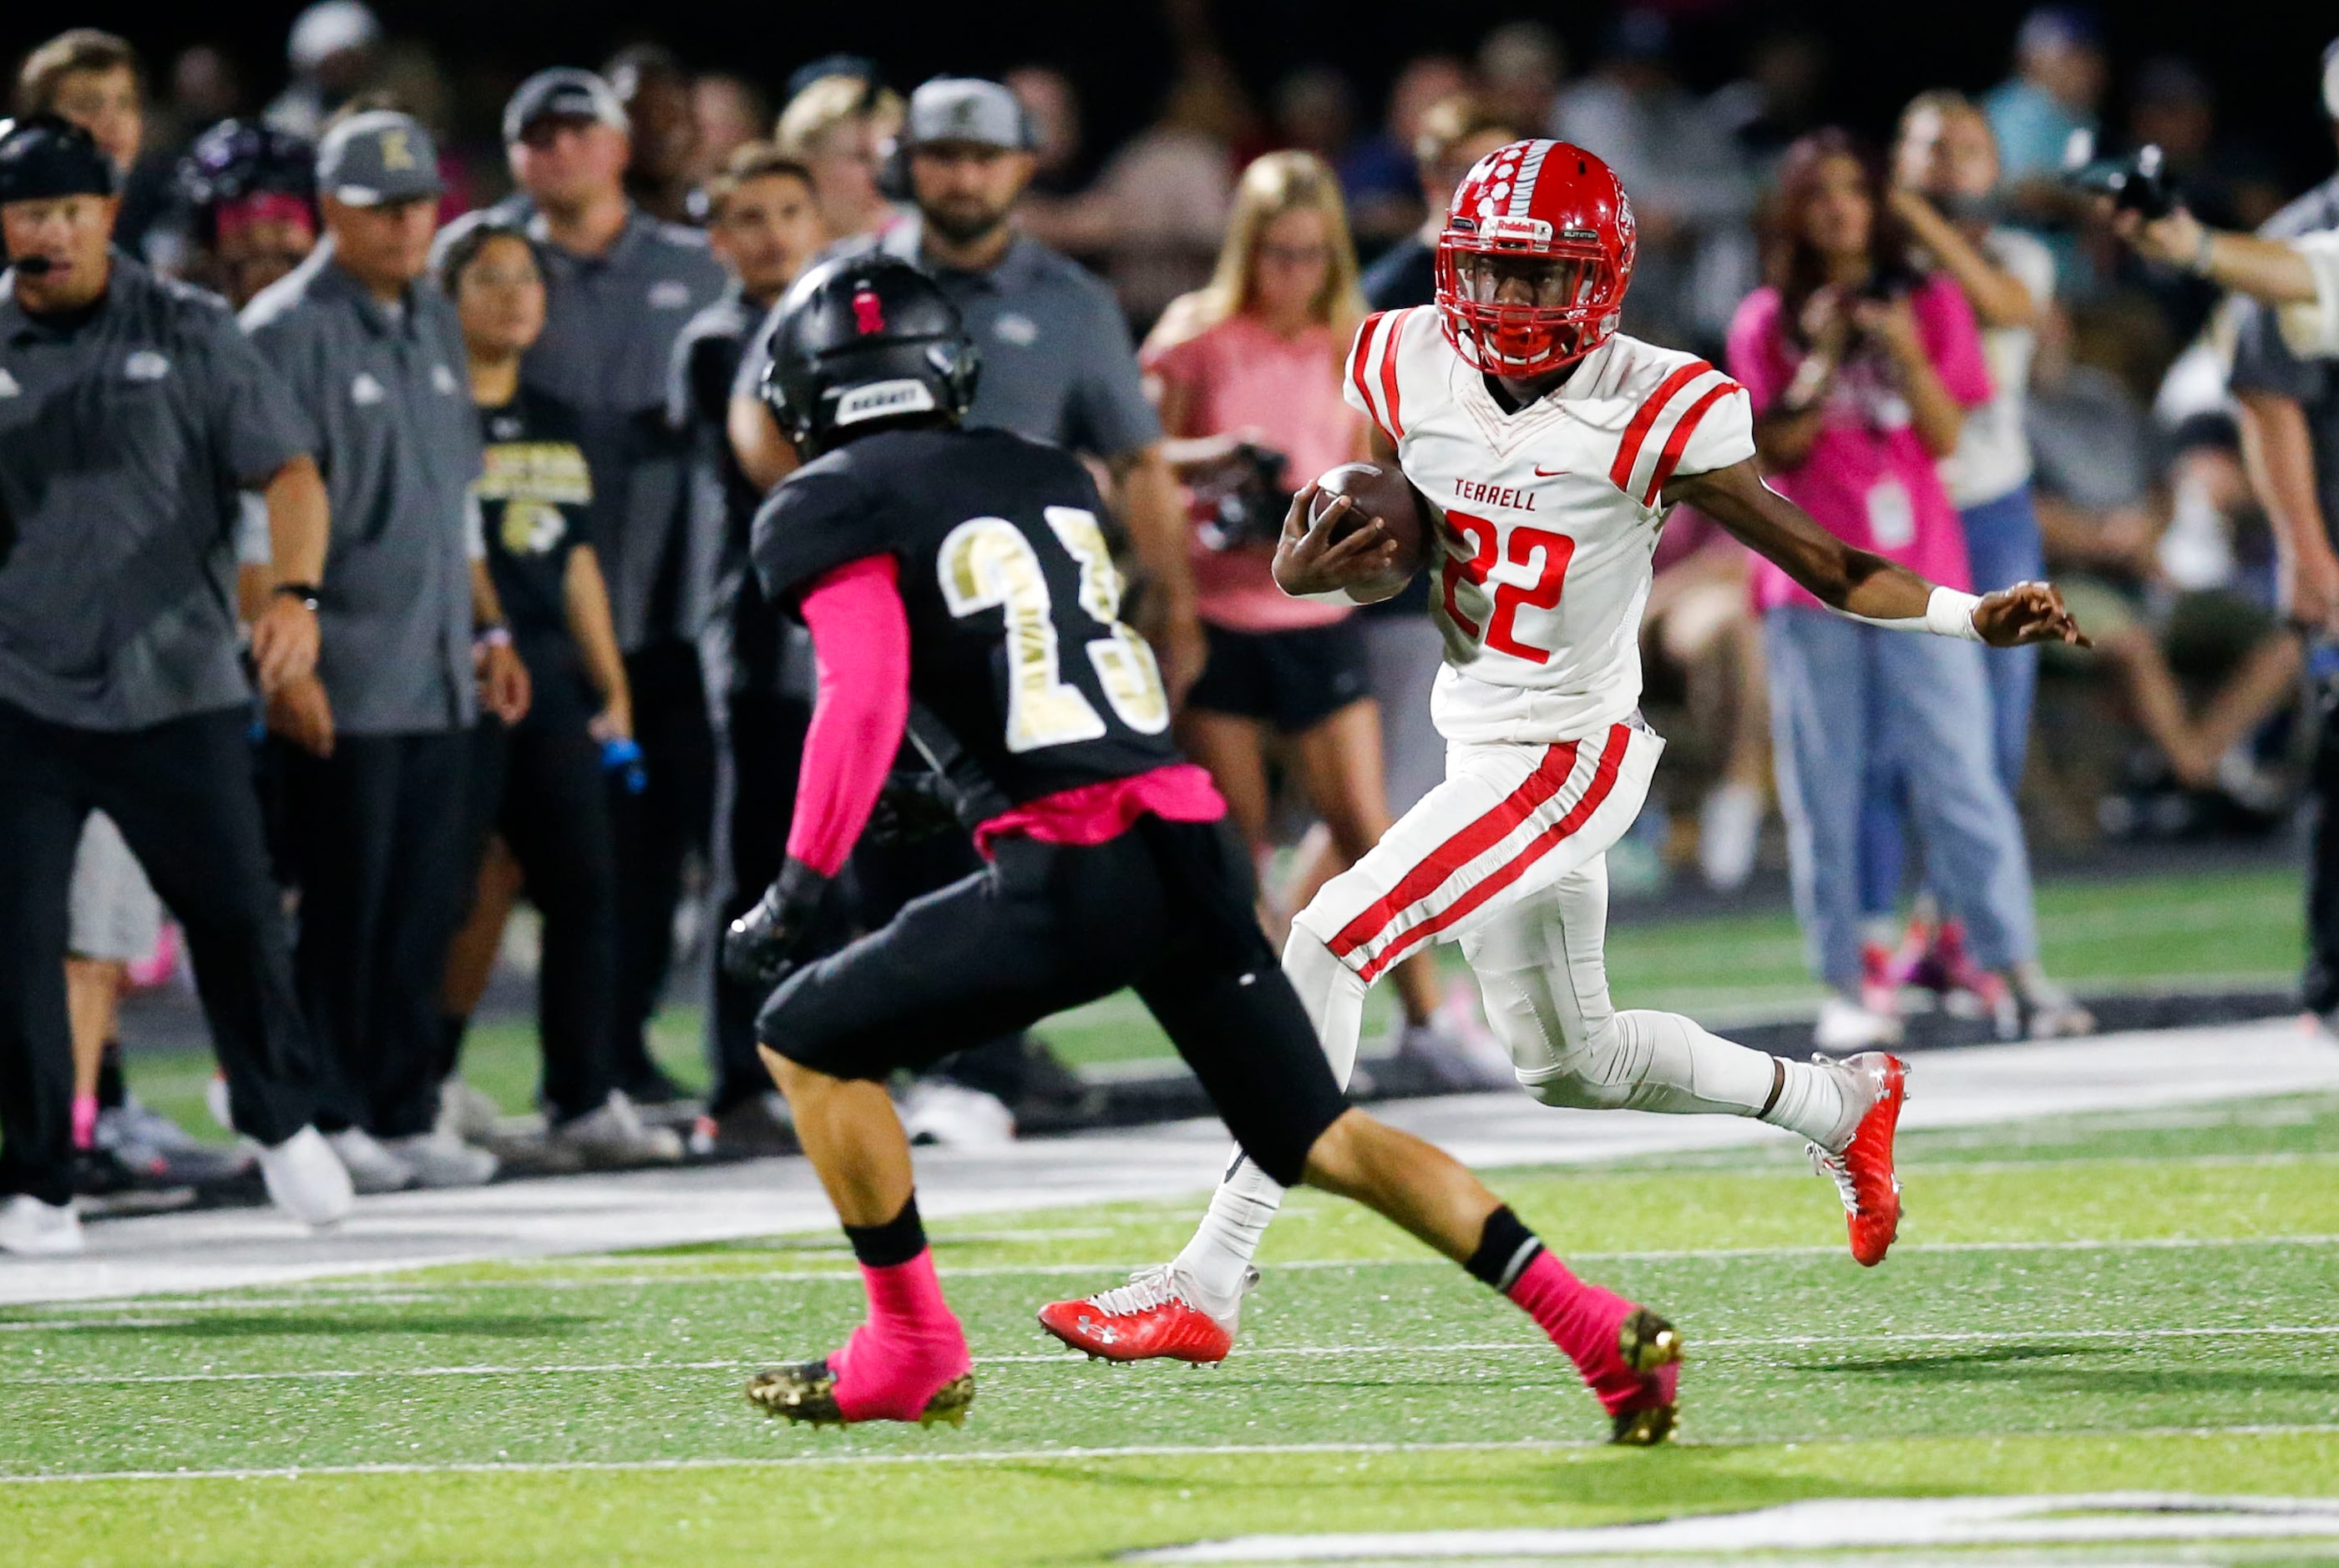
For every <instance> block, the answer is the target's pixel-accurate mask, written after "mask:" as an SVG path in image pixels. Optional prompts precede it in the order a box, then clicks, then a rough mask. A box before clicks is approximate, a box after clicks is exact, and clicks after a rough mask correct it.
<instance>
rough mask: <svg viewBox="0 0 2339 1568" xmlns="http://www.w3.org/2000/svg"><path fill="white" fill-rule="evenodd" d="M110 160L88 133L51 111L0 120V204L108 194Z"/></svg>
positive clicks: (111, 175)
mask: <svg viewBox="0 0 2339 1568" xmlns="http://www.w3.org/2000/svg"><path fill="white" fill-rule="evenodd" d="M116 188H117V181H116V178H115V175H114V172H113V159H111V158H108V157H107V156H106V155H105V154H104V153H102V152H100V151H99V150H98V145H97V143H96V142H95V141H94V140H93V139H92V138H91V136H90V133H88V132H86V131H84V130H83V129H82V128H81V127H80V126H78V125H76V124H74V123H72V122H70V121H67V120H61V119H59V118H58V117H57V116H55V115H54V114H33V115H28V116H26V117H25V119H22V120H17V121H0V202H44V201H49V200H53V199H54V198H55V197H59V196H111V195H113V193H114V191H115V189H116Z"/></svg>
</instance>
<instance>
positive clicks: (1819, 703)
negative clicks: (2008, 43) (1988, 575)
mask: <svg viewBox="0 0 2339 1568" xmlns="http://www.w3.org/2000/svg"><path fill="white" fill-rule="evenodd" d="M1774 222H1775V227H1774V230H1773V232H1772V234H1771V236H1770V244H1769V255H1768V257H1767V258H1766V261H1767V271H1768V272H1769V274H1770V279H1771V281H1770V282H1769V283H1768V284H1767V285H1766V286H1765V287H1763V288H1762V289H1759V290H1757V291H1755V292H1754V293H1752V294H1751V295H1749V296H1748V297H1747V299H1746V301H1745V302H1744V303H1743V304H1742V305H1741V306H1740V307H1739V311H1738V314H1737V319H1736V320H1735V321H1733V322H1732V326H1731V332H1730V365H1731V371H1732V374H1733V375H1735V376H1736V377H1737V378H1738V379H1739V380H1741V381H1742V382H1743V383H1744V385H1745V387H1746V390H1747V391H1748V393H1749V394H1750V396H1751V397H1752V401H1753V408H1754V438H1755V443H1756V446H1757V448H1758V449H1759V450H1760V451H1761V453H1762V460H1763V465H1764V468H1766V470H1767V472H1768V474H1769V478H1770V482H1771V483H1772V485H1773V486H1775V487H1776V488H1778V490H1779V491H1780V493H1781V494H1782V495H1784V496H1786V497H1788V498H1790V499H1791V500H1793V501H1794V502H1796V503H1797V504H1798V505H1800V506H1801V507H1802V508H1803V509H1804V510H1806V511H1808V512H1810V513H1811V517H1812V518H1813V519H1814V520H1815V521H1817V522H1818V523H1819V524H1820V525H1821V527H1822V528H1827V529H1828V530H1829V531H1831V532H1832V533H1834V534H1835V535H1836V536H1837V537H1840V538H1842V539H1845V540H1847V541H1849V542H1850V543H1851V544H1853V545H1856V546H1858V547H1861V548H1863V549H1869V550H1873V551H1875V552H1876V553H1877V554H1879V555H1882V556H1885V557H1889V558H1890V559H1892V560H1895V561H1898V562H1900V564H1902V565H1904V566H1907V567H1910V569H1911V570H1914V571H1918V572H1921V573H1923V574H1924V575H1926V576H1927V577H1930V578H1932V579H1933V580H1934V581H1936V582H1946V583H1949V584H1950V585H1952V586H1963V585H1964V584H1966V582H1967V581H1968V579H1969V576H1970V572H1969V567H1968V564H1967V560H1966V551H1965V543H1964V540H1963V538H1962V537H1961V536H1960V534H1959V529H1958V520H1957V513H1956V511H1955V509H1954V508H1952V507H1951V505H1950V502H1949V493H1948V491H1947V490H1946V489H1945V488H1943V486H1942V483H1941V477H1940V472H1939V468H1938V466H1937V465H1938V464H1939V460H1940V459H1942V458H1943V457H1946V456H1947V455H1949V453H1950V452H1951V451H1953V450H1955V449H1956V448H1957V444H1958V440H1959V434H1960V432H1961V430H1962V429H1963V428H1964V425H1965V420H1966V417H1967V414H1968V413H1969V410H1971V409H1977V408H1979V407H1981V406H1982V405H1983V404H1984V403H1986V402H1988V401H1989V397H1990V395H1991V389H1990V383H1989V367H1988V365H1987V363H1986V362H1985V360H1984V359H1983V356H1982V347H1981V340H1980V336H1979V332H1978V331H1977V330H1976V328H1975V324H1974V316H1973V311H1972V309H1971V307H1969V305H1968V304H1967V303H1966V300H1965V296H1964V294H1963V292H1962V291H1960V290H1959V286H1958V283H1957V281H1955V280H1954V279H1953V278H1952V277H1950V276H1949V275H1948V274H1946V273H1934V274H1930V275H1925V274H1920V273H1918V272H1916V271H1914V270H1912V269H1911V268H1910V264H1909V261H1908V259H1907V241H1906V238H1905V235H1904V232H1903V230H1902V228H1901V225H1900V222H1899V221H1898V220H1897V219H1896V218H1895V216H1894V214H1893V212H1892V210H1891V208H1890V202H1889V199H1888V197H1887V193H1886V189H1885V184H1884V181H1883V179H1882V178H1881V173H1880V171H1879V170H1877V169H1876V168H1875V166H1874V165H1873V164H1872V163H1870V161H1869V160H1868V159H1867V158H1865V157H1864V156H1863V155H1862V154H1861V153H1860V150H1859V149H1858V147H1857V146H1856V145H1855V143H1853V142H1852V141H1851V139H1850V137H1849V136H1848V135H1846V134H1845V133H1842V132H1841V131H1835V130H1824V131H1819V132H1815V133H1811V135H1809V136H1806V137H1803V138H1802V139H1801V140H1800V141H1798V142H1797V143H1795V144H1794V145H1793V146H1792V147H1791V148H1790V149H1789V150H1788V152H1787V154H1786V156H1785V158H1784V159H1783V160H1782V162H1781V167H1780V174H1779V192H1778V200H1777V205H1776V210H1775V213H1774ZM1754 595H1755V602H1756V604H1757V606H1759V607H1760V608H1761V609H1762V611H1763V612H1764V621H1765V626H1764V631H1765V643H1766V648H1767V652H1768V654H1769V659H1770V670H1771V711H1772V734H1773V736H1774V738H1775V745H1776V751H1777V770H1778V784H1779V798H1780V805H1781V810H1782V811H1783V812H1784V814H1785V815H1786V818H1787V824H1788V846H1789V850H1790V853H1791V860H1792V864H1793V871H1794V883H1795V904H1796V912H1797V913H1798V915H1799V916H1800V917H1801V920H1802V922H1803V928H1804V935H1805V940H1806V942H1808V944H1809V945H1810V948H1811V954H1812V957H1813V960H1814V962H1815V967H1816V968H1817V969H1818V971H1819V973H1820V976H1821V979H1823V980H1824V981H1826V982H1827V983H1828V985H1829V986H1831V988H1832V989H1833V990H1834V991H1835V993H1836V994H1835V995H1833V996H1831V997H1830V998H1829V999H1828V1000H1827V1001H1826V1002H1825V1003H1824V1004H1823V1007H1822V1011H1821V1016H1820V1026H1819V1035H1818V1044H1819V1045H1820V1047H1821V1049H1822V1050H1864V1049H1866V1048H1867V1047H1869V1046H1870V1045H1874V1044H1878V1043H1881V1042H1884V1041H1887V1040H1891V1039H1893V1038H1894V1037H1896V1036H1897V1034H1898V1032H1899V1023H1898V1021H1897V1020H1896V1019H1894V1018H1893V1017H1891V1016H1890V1013H1889V1012H1887V1011H1884V1010H1883V1008H1882V1007H1881V1006H1879V1005H1876V1003H1877V1002H1879V1001H1882V999H1881V998H1877V997H1874V996H1873V995H1872V994H1871V995H1870V996H1869V997H1863V988H1864V986H1869V987H1872V984H1873V981H1874V980H1875V979H1876V978H1878V977H1877V976H1876V975H1875V973H1874V972H1873V971H1878V970H1880V968H1881V966H1882V963H1883V962H1884V960H1885V958H1886V956H1887V955H1886V954H1885V953H1884V952H1883V949H1882V946H1881V942H1880V941H1877V940H1876V939H1875V937H1874V936H1871V937H1870V940H1869V941H1868V942H1865V943H1864V942H1863V932H1862V930H1861V922H1860V889H1859V823H1860V802H1861V800H1862V797H1863V794H1864V792H1865V789H1866V787H1867V778H1868V774H1869V772H1870V769H1871V767H1873V766H1874V765H1875V764H1876V763H1877V762H1878V761H1879V760H1881V761H1882V762H1883V763H1884V764H1886V765H1888V766H1891V767H1895V768H1897V769H1899V770H1900V772H1901V774H1903V776H1905V777H1906V778H1907V780H1908V784H1909V794H1910V806H1911V808H1912V810H1913V812H1914V814H1915V816H1916V819H1917V824H1918V827H1919V830H1920V836H1921V837H1922V839H1923V841H1924V843H1925V848H1926V859H1927V869H1928V872H1929V881H1930V883H1932V885H1933V886H1935V887H1936V888H1939V890H1941V892H1942V896H1943V897H1944V898H1945V899H1946V900H1948V901H1949V904H1950V908H1949V912H1950V913H1952V914H1955V915H1958V916H1960V917H1961V918H1962V919H1963V920H1964V921H1965V923H1966V930H1967V932H1968V936H1969V940H1970V942H1971V944H1972V952H1973V954H1974V957H1975V960H1976V962H1978V963H1979V965H1980V966H1981V968H1982V969H1983V970H1985V971H1989V974H1990V975H1991V976H1992V977H1993V979H1992V981H1991V982H1990V991H1991V992H1992V994H1991V995H1990V996H1989V998H1988V1000H1989V1001H1990V1002H1991V1003H1992V1005H1993V1007H1994V1008H1995V1010H1996V1011H1997V1013H1998V1019H1999V1027H2000V1029H2001V1031H2003V1032H2006V1033H2008V1034H2009V1035H2010V1034H2012V1033H2013V1032H2015V1031H2017V1030H2018V1029H2019V1028H2020V1027H2022V1026H2023V1025H2024V1024H2025V1023H2026V1022H2027V1023H2028V1026H2029V1027H2030V1028H2031V1029H2032V1030H2033V1031H2041V1030H2057V1031H2060V1030H2065V1029H2068V1028H2070V1027H2072V1026H2074V1025H2076V1024H2077V1022H2078V1021H2080V1018H2083V1017H2084V1015H2078V1016H2077V1017H2074V1016H2073V1014H2074V1011H2075V1010H2073V1009H2071V1008H2070V1007H2069V1005H2068V1001H2065V1000H2064V999H2063V998H2061V997H2060V996H2059V994H2058V993H2057V992H2055V991H2053V989H2052V988H2051V987H2049V986H2048V984H2047V983H2046V981H2045V979H2044V977H2043V975H2042V974H2041V973H2040V971H2039V969H2038V934H2037V924H2036V920H2035V916H2034V912H2033V910H2032V907H2031V894H2030V868H2029V862H2028V851H2027V849H2026V847H2025V845H2024V843H2023V839H2022V824H2021V823H2020V820H2019V819H2018V817H2017V816H2016V815H2015V811H2014V802H2013V800H2012V798H2011V797H2010V796H2009V795H2008V794H2007V791H2006V787H2005V785H2004V784H2003V783H2001V782H2000V780H1999V774H1998V768H1997V758H1996V754H1995V748H1994V746H1993V745H1992V741H1991V735H1990V727H1989V712H1990V708H1989V683H1988V677H1987V676H1985V674H1984V673H1983V667H1982V650H1981V647H1980V646H1979V645H1978V644H1974V643H1965V642H1954V641H1951V640H1949V639H1946V638H1925V639H1919V638H1910V637H1900V638H1895V637H1894V636H1892V635H1891V634H1890V633H1889V632H1881V631H1878V630H1877V629H1876V628H1874V627H1872V626H1860V625H1857V624H1855V623H1853V622H1850V621H1847V620H1844V619H1842V618H1841V617H1840V616H1831V615H1830V614H1828V613H1827V612H1826V611H1825V610H1824V609H1822V608H1821V606H1819V605H1818V604H1817V603H1816V602H1815V601H1813V600H1812V599H1811V597H1809V596H1808V595H1807V594H1805V593H1803V592H1802V591H1801V589H1800V588H1798V587H1796V586H1795V585H1794V584H1793V583H1792V582H1791V581H1790V580H1789V579H1788V577H1786V575H1785V574H1784V573H1782V572H1781V571H1779V570H1778V569H1777V568H1776V567H1772V566H1769V565H1768V564H1767V563H1762V562H1758V563H1757V564H1756V568H1755V577H1754ZM1920 641H1921V642H1922V643H1924V645H1925V646H1918V644H1919V643H1920ZM1864 949H1865V951H1864ZM2026 1013H2027V1014H2028V1017H2027V1018H2026V1017H2025V1016H2024V1014H2026Z"/></svg>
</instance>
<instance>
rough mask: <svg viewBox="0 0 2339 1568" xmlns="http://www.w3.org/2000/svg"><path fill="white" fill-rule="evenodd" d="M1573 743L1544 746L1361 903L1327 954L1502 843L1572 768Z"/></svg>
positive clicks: (1361, 939) (1375, 929)
mask: <svg viewBox="0 0 2339 1568" xmlns="http://www.w3.org/2000/svg"><path fill="white" fill-rule="evenodd" d="M1575 746H1576V743H1575V742H1574V741H1567V742H1564V743H1563V744H1561V745H1555V746H1551V747H1549V748H1547V749H1546V750H1545V752H1544V754H1543V761H1542V762H1541V763H1540V764H1537V765H1536V767H1535V772H1533V773H1531V774H1528V775H1527V776H1526V778H1525V781H1524V782H1523V783H1521V784H1520V785H1519V787H1518V788H1516V789H1515V790H1513V791H1512V792H1511V793H1510V794H1507V795H1505V796H1504V797H1503V799H1502V800H1501V801H1500V802H1499V803H1498V804H1496V805H1495V809H1494V810H1492V811H1490V812H1488V813H1486V814H1485V815H1484V816H1482V817H1480V818H1478V819H1477V820H1476V821H1475V822H1473V823H1471V824H1470V825H1469V826H1468V827H1466V828H1464V829H1463V830H1462V831H1461V832H1460V833H1456V834H1455V835H1454V836H1453V837H1452V838H1449V839H1447V840H1446V842H1445V843H1442V844H1439V845H1438V846H1437V847H1436V849H1435V850H1433V851H1431V852H1430V853H1429V855H1428V856H1427V858H1426V859H1424V860H1423V861H1422V862H1421V863H1419V864H1418V865H1416V866H1415V867H1414V868H1413V869H1412V870H1411V871H1409V872H1407V873H1405V875H1404V876H1403V877H1402V878H1401V879H1399V881H1398V883H1397V884H1396V886H1395V887H1393V888H1391V889H1389V891H1388V892H1386V893H1383V894H1382V895H1381V896H1380V897H1379V898H1377V899H1375V900H1374V901H1373V902H1371V903H1370V904H1368V905H1367V906H1366V907H1365V910H1364V912H1362V913H1360V914H1358V915H1357V918H1356V919H1354V920H1352V921H1350V922H1348V923H1347V925H1344V926H1342V927H1341V928H1340V933H1339V934H1338V935H1337V936H1336V937H1334V938H1333V939H1332V942H1331V948H1332V955H1333V956H1334V957H1335V958H1346V957H1347V956H1348V955H1349V954H1350V953H1352V952H1356V951H1357V949H1358V948H1360V947H1362V946H1364V945H1365V943H1367V942H1370V941H1372V940H1373V938H1375V937H1377V936H1378V935H1380V934H1381V932H1384V931H1386V930H1387V929H1388V928H1389V927H1390V926H1391V925H1392V924H1394V923H1396V918H1397V916H1398V915H1400V914H1402V913H1404V912H1405V911H1406V909H1407V908H1408V907H1410V906H1411V905H1413V904H1416V903H1419V902H1421V901H1422V900H1423V899H1426V898H1427V897H1428V896H1429V895H1430V894H1431V893H1433V892H1436V891H1437V890H1438V889H1439V888H1441V887H1443V886H1445V885H1446V879H1447V878H1448V877H1450V876H1452V875H1453V874H1454V873H1456V872H1457V871H1460V870H1461V869H1462V868H1463V867H1464V866H1466V865H1468V864H1469V863H1471V862H1472V861H1474V860H1476V859H1477V858H1478V857H1479V856H1480V855H1482V854H1485V853H1486V852H1487V851H1488V850H1490V849H1492V848H1494V847H1495V845H1496V844H1498V843H1502V842H1503V840H1504V839H1505V838H1507V837H1509V836H1510V834H1511V831H1512V830H1513V829H1515V828H1516V827H1517V826H1518V825H1519V823H1523V822H1525V821H1526V820H1527V818H1528V817H1530V816H1532V815H1534V814H1535V811H1536V809H1537V808H1538V807H1540V806H1541V805H1542V804H1544V803H1545V801H1547V800H1549V799H1551V797H1552V796H1554V795H1555V794H1558V793H1559V792H1560V789H1561V787H1562V786H1563V785H1564V784H1566V783H1567V775H1568V774H1572V773H1574V771H1575Z"/></svg>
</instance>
